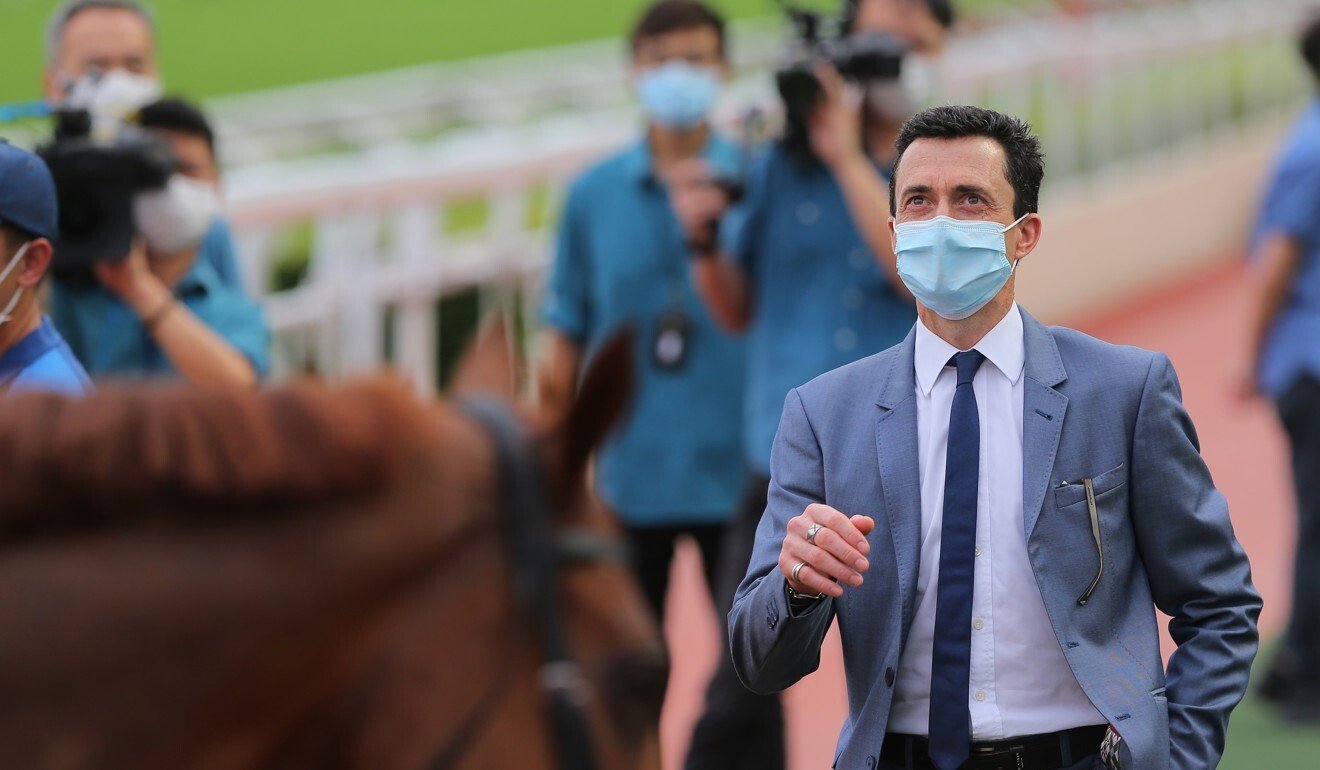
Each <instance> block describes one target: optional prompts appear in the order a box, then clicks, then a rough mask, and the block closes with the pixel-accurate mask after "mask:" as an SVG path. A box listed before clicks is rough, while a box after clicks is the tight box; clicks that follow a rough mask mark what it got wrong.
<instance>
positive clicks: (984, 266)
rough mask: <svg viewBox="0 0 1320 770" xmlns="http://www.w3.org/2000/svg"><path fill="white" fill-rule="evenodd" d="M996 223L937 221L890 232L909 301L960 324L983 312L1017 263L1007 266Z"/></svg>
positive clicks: (1003, 230)
mask: <svg viewBox="0 0 1320 770" xmlns="http://www.w3.org/2000/svg"><path fill="white" fill-rule="evenodd" d="M1027 216H1028V215H1026V214H1023V215H1022V216H1021V217H1020V218H1019V219H1018V220H1017V222H1014V223H1013V224H1011V225H1008V226H1007V227H1005V226H1004V225H1001V224H999V223H998V222H984V221H981V220H967V219H952V218H950V217H935V218H934V219H921V220H917V221H913V222H900V223H898V224H896V225H895V226H894V234H895V236H896V240H897V243H896V245H895V248H894V252H895V253H896V254H897V256H898V276H899V277H900V278H902V279H903V285H904V286H907V287H908V291H910V292H912V296H914V297H916V298H917V301H918V302H920V303H921V304H922V305H925V306H926V307H928V308H930V309H931V310H933V311H935V312H936V313H938V314H939V315H940V316H942V317H944V318H947V319H949V320H950V321H961V320H962V319H964V318H967V317H968V316H970V315H972V314H973V313H975V312H976V311H978V310H980V309H981V308H983V307H985V305H986V303H988V302H989V301H990V300H992V299H994V297H995V295H996V294H998V293H999V290H1000V289H1002V288H1004V284H1006V283H1008V277H1009V276H1010V275H1012V274H1013V270H1014V269H1016V267H1017V263H1014V264H1012V265H1010V264H1009V263H1008V247H1007V245H1006V242H1005V240H1004V233H1006V232H1008V231H1009V230H1012V229H1013V228H1014V227H1017V226H1018V224H1019V223H1020V222H1022V220H1023V219H1026V218H1027Z"/></svg>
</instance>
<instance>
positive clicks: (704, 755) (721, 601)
mask: <svg viewBox="0 0 1320 770" xmlns="http://www.w3.org/2000/svg"><path fill="white" fill-rule="evenodd" d="M769 485H770V480H769V479H768V478H766V477H764V476H756V477H755V478H753V479H751V481H750V482H749V483H748V487H747V494H746V496H745V498H744V500H743V505H742V508H741V510H740V511H739V513H738V517H737V518H736V519H735V520H734V521H733V522H732V523H731V524H730V525H729V530H728V532H727V533H725V536H724V547H723V548H722V551H721V554H720V564H719V571H718V573H717V575H716V578H715V582H714V586H715V606H716V609H718V610H719V613H720V629H721V631H722V632H723V639H724V646H723V648H722V649H723V654H722V655H720V663H719V666H718V667H717V668H716V669H715V675H714V676H713V677H711V680H710V685H709V687H708V688H707V690H706V711H705V713H704V714H702V715H701V719H700V720H699V721H698V722H697V727H696V729H695V730H694V731H693V733H692V746H691V748H690V749H689V750H688V756H687V763H686V765H685V768H686V770H783V768H784V711H783V708H782V707H781V706H780V704H779V696H778V695H757V694H755V693H753V692H752V691H750V690H748V689H747V688H746V687H744V686H743V683H742V681H741V680H739V679H738V674H737V673H736V672H735V671H734V670H733V661H732V659H731V658H730V655H729V638H728V634H729V631H728V629H729V625H728V621H727V618H728V615H729V610H731V609H732V608H733V595H734V592H736V591H737V590H738V584H739V583H741V582H742V579H743V577H744V576H745V575H746V574H747V564H748V562H750V561H751V559H752V545H753V544H754V543H755V541H756V526H757V524H759V523H760V521H761V514H762V513H764V512H765V503H766V489H767V488H768V487H769Z"/></svg>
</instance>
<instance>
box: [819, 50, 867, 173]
mask: <svg viewBox="0 0 1320 770" xmlns="http://www.w3.org/2000/svg"><path fill="white" fill-rule="evenodd" d="M816 79H817V80H818V81H820V86H821V96H820V101H818V102H817V103H816V106H815V107H814V108H813V109H812V112H811V119H810V121H809V124H808V130H809V132H810V134H811V151H812V152H813V153H815V155H816V157H817V158H819V159H820V161H821V162H822V163H824V164H825V165H826V166H828V167H830V168H831V169H838V168H839V167H841V166H843V165H844V164H846V163H848V162H851V161H856V160H865V154H864V150H863V147H862V92H861V90H860V89H859V88H857V86H855V85H853V84H851V83H846V82H844V80H843V78H841V77H840V76H839V71H838V70H836V69H835V68H834V65H832V64H828V63H824V62H822V63H821V64H818V65H817V66H816Z"/></svg>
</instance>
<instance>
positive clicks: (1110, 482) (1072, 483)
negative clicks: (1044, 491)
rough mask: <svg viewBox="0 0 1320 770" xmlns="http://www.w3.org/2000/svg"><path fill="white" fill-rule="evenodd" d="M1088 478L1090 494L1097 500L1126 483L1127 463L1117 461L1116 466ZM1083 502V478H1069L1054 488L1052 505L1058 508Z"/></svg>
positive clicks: (1084, 488) (1084, 498) (1084, 481)
mask: <svg viewBox="0 0 1320 770" xmlns="http://www.w3.org/2000/svg"><path fill="white" fill-rule="evenodd" d="M1102 467H1103V466H1102ZM1090 478H1091V489H1092V494H1094V495H1095V497H1096V499H1097V500H1099V499H1100V497H1102V496H1103V495H1105V494H1108V493H1109V492H1112V491H1114V490H1116V489H1118V488H1119V487H1121V486H1123V485H1124V484H1126V483H1127V480H1128V474H1127V463H1119V465H1118V467H1117V468H1113V469H1110V470H1107V471H1105V472H1104V473H1101V474H1100V475H1098V476H1092V477H1090ZM1085 502H1086V479H1085V478H1076V479H1069V480H1067V481H1063V482H1061V483H1059V484H1058V485H1057V486H1056V487H1055V488H1054V505H1055V506H1057V507H1059V508H1067V507H1069V506H1072V505H1077V504H1079V503H1085Z"/></svg>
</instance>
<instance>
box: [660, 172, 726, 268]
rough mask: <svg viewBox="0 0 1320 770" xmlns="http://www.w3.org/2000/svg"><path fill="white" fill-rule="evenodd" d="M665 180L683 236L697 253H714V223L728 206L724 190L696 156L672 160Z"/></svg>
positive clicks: (715, 229)
mask: <svg viewBox="0 0 1320 770" xmlns="http://www.w3.org/2000/svg"><path fill="white" fill-rule="evenodd" d="M665 182H666V183H667V184H668V186H669V201H670V205H672V206H673V208H674V216H675V217H676V218H677V219H678V222H679V225H680V226H681V227H682V229H683V240H684V241H685V242H686V243H687V244H688V247H689V248H691V249H692V250H693V251H694V252H696V254H697V255H698V256H711V255H714V254H715V253H716V252H717V251H718V250H719V244H718V243H717V242H716V240H717V239H716V233H717V231H718V224H719V221H720V218H721V217H723V216H724V212H725V211H726V210H728V208H729V195H728V192H727V191H725V190H724V188H722V187H721V186H719V185H718V184H716V183H715V178H714V175H713V174H712V173H711V169H710V166H709V165H708V164H707V163H706V162H705V161H703V160H700V159H698V158H693V159H691V160H685V161H681V162H679V163H676V164H674V167H673V168H672V169H670V171H669V173H668V174H667V175H666V178H665Z"/></svg>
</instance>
